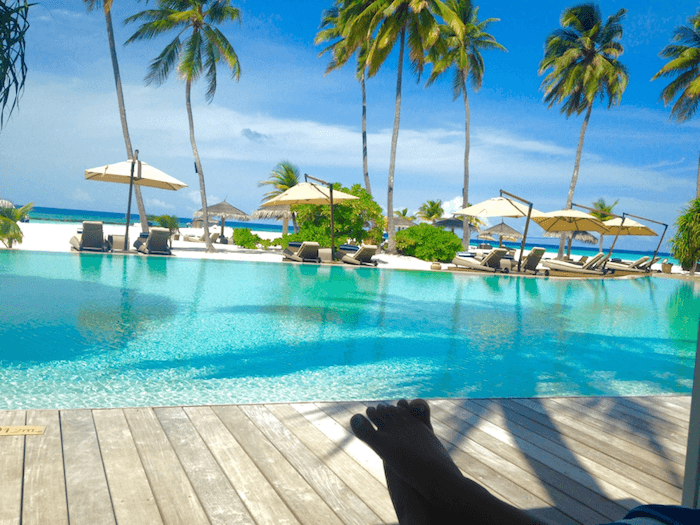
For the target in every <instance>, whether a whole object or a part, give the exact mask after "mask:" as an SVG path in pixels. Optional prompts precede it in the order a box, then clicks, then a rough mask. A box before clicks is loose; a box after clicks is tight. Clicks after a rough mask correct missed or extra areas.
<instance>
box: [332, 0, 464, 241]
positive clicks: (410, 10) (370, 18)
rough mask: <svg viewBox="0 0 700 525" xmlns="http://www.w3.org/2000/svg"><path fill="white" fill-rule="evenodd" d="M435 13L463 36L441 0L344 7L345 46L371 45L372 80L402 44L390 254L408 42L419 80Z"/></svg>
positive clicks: (434, 33) (388, 0) (433, 35)
mask: <svg viewBox="0 0 700 525" xmlns="http://www.w3.org/2000/svg"><path fill="white" fill-rule="evenodd" d="M434 14H439V15H440V16H441V17H442V18H443V19H444V20H445V22H446V23H447V24H448V25H450V26H451V27H453V28H454V30H455V31H456V32H457V33H458V34H460V35H461V32H462V31H463V30H464V27H463V24H462V23H461V22H460V21H459V19H458V18H457V16H456V14H455V13H453V12H451V11H450V10H449V9H447V8H446V7H445V5H444V3H443V2H441V1H439V0H369V1H367V2H364V1H361V0H358V1H348V2H346V3H344V4H343V7H342V9H341V13H340V15H341V17H342V18H343V20H344V23H343V36H344V38H345V43H344V44H343V45H344V47H345V48H346V49H347V51H348V52H353V51H354V50H355V49H356V48H358V47H360V46H361V45H363V44H365V43H366V42H367V38H368V37H369V36H370V35H372V34H374V33H375V31H376V35H375V37H374V40H372V42H371V43H370V44H369V46H368V50H367V55H366V57H365V63H366V66H367V74H368V76H369V77H372V76H374V75H375V74H376V73H377V71H379V69H380V68H381V66H382V64H383V63H384V61H385V60H386V58H387V56H389V53H390V52H391V50H392V49H393V47H394V45H395V44H396V42H397V41H398V42H399V57H398V69H397V75H396V100H395V103H394V128H393V132H392V135H391V157H390V160H389V176H388V184H387V210H386V212H387V218H388V219H387V230H388V233H389V239H388V245H387V252H388V253H395V252H396V237H395V234H396V232H395V231H394V170H395V166H396V148H397V145H398V139H399V122H400V120H401V82H402V78H403V57H404V51H405V48H406V40H408V47H409V59H410V61H411V65H412V67H413V69H414V71H415V72H416V73H417V74H418V77H419V78H420V75H421V73H422V72H423V66H424V64H425V55H426V50H427V49H429V48H430V47H432V45H433V44H434V43H435V41H436V39H437V37H438V33H439V31H438V29H437V28H438V24H437V20H436V19H435V16H434Z"/></svg>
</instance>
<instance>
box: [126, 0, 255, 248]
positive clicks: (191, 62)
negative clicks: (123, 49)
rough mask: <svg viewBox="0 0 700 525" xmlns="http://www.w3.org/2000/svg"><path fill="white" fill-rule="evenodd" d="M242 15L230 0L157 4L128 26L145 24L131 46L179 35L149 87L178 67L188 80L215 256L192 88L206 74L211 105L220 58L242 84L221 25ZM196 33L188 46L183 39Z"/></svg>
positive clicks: (156, 63) (155, 65)
mask: <svg viewBox="0 0 700 525" xmlns="http://www.w3.org/2000/svg"><path fill="white" fill-rule="evenodd" d="M240 17H241V13H240V10H238V9H237V8H235V7H232V6H231V5H230V0H158V9H149V10H146V11H142V12H141V13H137V14H135V15H133V16H130V17H128V18H127V19H126V20H125V23H130V22H138V21H142V20H145V22H144V23H143V24H141V26H140V27H139V28H138V29H137V30H136V32H135V33H134V34H133V35H132V36H131V37H129V39H128V40H127V41H126V43H127V44H130V43H132V42H135V41H137V40H150V39H152V38H155V37H157V36H159V35H161V34H164V33H168V32H170V31H175V32H176V33H177V34H176V36H175V38H174V39H173V40H172V41H171V42H170V43H169V44H168V45H167V46H165V49H164V50H163V51H162V52H161V54H160V55H158V57H156V58H155V59H154V60H153V61H152V62H151V64H150V67H149V72H148V75H146V84H150V83H151V82H155V83H156V85H161V84H162V83H163V82H165V81H166V80H167V78H168V76H169V75H170V72H171V71H172V69H173V67H175V66H177V72H178V76H180V77H181V78H183V79H184V80H185V100H186V105H187V117H188V121H189V128H190V143H191V145H192V153H193V155H194V162H195V168H196V171H197V174H198V175H199V193H200V195H201V199H202V222H203V225H204V242H205V243H206V246H207V250H206V251H207V252H213V251H215V250H214V246H213V245H212V243H211V239H210V237H209V213H208V210H207V195H206V189H205V185H204V170H203V169H202V162H201V161H200V158H199V151H198V150H197V143H196V141H195V137H194V119H193V116H192V102H191V96H190V93H191V90H192V83H193V82H196V81H197V80H198V79H199V77H200V75H201V74H202V73H204V74H205V76H206V79H207V92H206V95H205V99H206V101H207V102H211V101H212V100H213V99H214V94H215V93H216V66H217V64H218V63H219V61H220V60H222V59H223V61H224V62H225V63H226V65H227V66H228V67H229V69H231V73H232V75H233V78H234V79H236V80H238V79H239V77H240V74H241V66H240V63H239V61H238V56H237V55H236V52H235V51H234V49H233V46H232V45H231V43H230V42H229V41H228V40H227V39H226V37H225V36H224V34H223V33H222V32H221V31H220V30H219V29H218V28H217V27H216V25H217V24H222V23H225V22H229V21H230V22H235V21H240ZM188 30H189V31H191V32H190V35H189V36H188V37H187V38H185V40H184V42H183V41H182V40H180V37H181V36H183V34H184V33H185V32H186V31H188Z"/></svg>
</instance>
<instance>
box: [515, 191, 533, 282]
mask: <svg viewBox="0 0 700 525" xmlns="http://www.w3.org/2000/svg"><path fill="white" fill-rule="evenodd" d="M530 215H532V203H530V204H528V206H527V220H526V221H525V231H524V232H523V242H522V243H521V244H520V257H519V258H518V272H520V264H521V263H522V261H523V252H524V251H525V240H526V239H527V227H528V226H530Z"/></svg>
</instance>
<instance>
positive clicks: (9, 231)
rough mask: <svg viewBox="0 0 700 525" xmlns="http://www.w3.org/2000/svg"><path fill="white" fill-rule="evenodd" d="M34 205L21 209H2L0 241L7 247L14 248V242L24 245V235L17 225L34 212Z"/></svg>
mask: <svg viewBox="0 0 700 525" xmlns="http://www.w3.org/2000/svg"><path fill="white" fill-rule="evenodd" d="M33 204H34V203H32V202H30V203H29V204H25V205H24V206H22V207H21V208H15V207H14V206H11V207H9V206H8V207H0V241H2V243H3V244H4V245H5V246H6V247H8V248H12V243H13V242H17V243H18V244H22V239H23V237H24V234H23V233H22V230H21V229H20V227H19V225H18V224H17V223H18V222H20V221H21V220H22V219H24V217H26V216H27V214H28V213H29V212H30V211H32V206H33Z"/></svg>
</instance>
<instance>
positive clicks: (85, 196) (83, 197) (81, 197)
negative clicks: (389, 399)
mask: <svg viewBox="0 0 700 525" xmlns="http://www.w3.org/2000/svg"><path fill="white" fill-rule="evenodd" d="M73 200H76V201H81V202H92V201H94V200H95V199H93V198H92V196H91V195H90V194H89V193H88V192H86V191H84V190H81V189H80V188H78V189H77V190H75V191H74V192H73Z"/></svg>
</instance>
